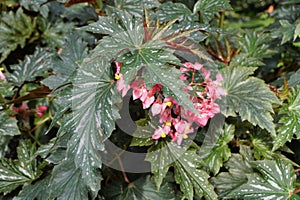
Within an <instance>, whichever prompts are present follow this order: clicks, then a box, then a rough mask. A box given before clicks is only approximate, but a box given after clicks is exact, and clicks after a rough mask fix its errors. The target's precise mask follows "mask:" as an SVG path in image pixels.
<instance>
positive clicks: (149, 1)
mask: <svg viewBox="0 0 300 200" xmlns="http://www.w3.org/2000/svg"><path fill="white" fill-rule="evenodd" d="M114 3H115V7H116V8H118V9H121V10H125V11H127V12H129V13H130V14H132V15H134V16H137V17H142V16H143V10H144V9H149V10H150V9H152V8H155V7H158V6H159V5H160V3H159V1H157V0H126V1H124V0H115V1H114Z"/></svg>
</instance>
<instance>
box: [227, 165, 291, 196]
mask: <svg viewBox="0 0 300 200" xmlns="http://www.w3.org/2000/svg"><path fill="white" fill-rule="evenodd" d="M252 163H253V166H254V167H255V168H256V169H257V170H258V171H259V172H260V173H261V175H259V174H256V173H254V174H247V175H246V176H247V178H248V182H247V183H246V184H244V185H242V186H240V187H239V188H237V189H236V190H234V191H232V192H231V193H230V194H228V195H227V196H226V197H228V198H239V197H240V198H243V199H258V198H259V199H288V198H289V197H291V195H293V191H294V189H295V188H294V186H293V185H294V183H295V181H296V175H295V172H294V169H293V167H292V165H290V164H286V163H285V162H283V161H282V160H276V161H274V160H262V161H255V162H252Z"/></svg>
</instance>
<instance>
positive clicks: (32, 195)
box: [13, 176, 50, 200]
mask: <svg viewBox="0 0 300 200" xmlns="http://www.w3.org/2000/svg"><path fill="white" fill-rule="evenodd" d="M49 183H50V176H47V177H46V178H43V179H42V180H39V181H37V182H36V183H34V184H33V185H26V186H24V187H23V188H22V190H21V191H20V193H19V194H18V196H16V197H14V198H13V200H32V199H49V195H50V191H49Z"/></svg>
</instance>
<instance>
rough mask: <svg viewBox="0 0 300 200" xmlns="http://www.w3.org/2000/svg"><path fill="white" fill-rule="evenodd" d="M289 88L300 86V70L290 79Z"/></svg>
mask: <svg viewBox="0 0 300 200" xmlns="http://www.w3.org/2000/svg"><path fill="white" fill-rule="evenodd" d="M288 82H289V86H290V87H295V86H296V85H300V69H298V70H297V71H296V72H295V73H293V74H292V76H291V77H290V79H289V81H288Z"/></svg>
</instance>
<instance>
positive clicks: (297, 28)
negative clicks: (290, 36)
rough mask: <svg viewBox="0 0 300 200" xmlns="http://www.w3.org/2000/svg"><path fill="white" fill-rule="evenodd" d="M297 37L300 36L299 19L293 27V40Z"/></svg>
mask: <svg viewBox="0 0 300 200" xmlns="http://www.w3.org/2000/svg"><path fill="white" fill-rule="evenodd" d="M297 37H300V21H299V22H298V23H297V25H296V28H295V32H294V41H295V40H296V39H297Z"/></svg>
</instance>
